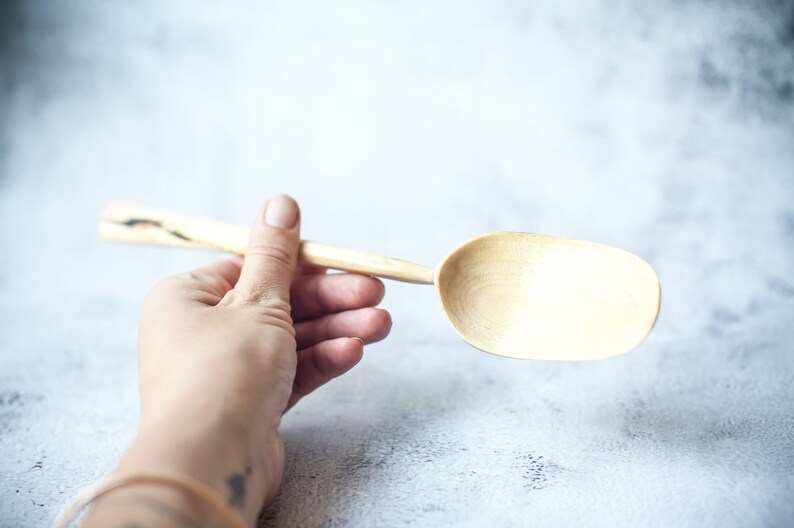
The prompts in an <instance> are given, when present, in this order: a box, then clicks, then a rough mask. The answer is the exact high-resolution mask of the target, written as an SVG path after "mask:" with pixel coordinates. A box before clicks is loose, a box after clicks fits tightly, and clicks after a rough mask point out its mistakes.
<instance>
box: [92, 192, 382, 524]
mask: <svg viewBox="0 0 794 528" xmlns="http://www.w3.org/2000/svg"><path fill="white" fill-rule="evenodd" d="M299 233H300V213H299V210H298V206H297V204H296V203H295V201H294V200H293V199H292V198H290V197H287V196H283V195H279V196H274V197H272V198H270V199H269V200H268V201H267V202H266V203H265V205H264V207H263V208H262V211H261V212H260V214H259V216H258V218H257V220H256V222H255V223H254V226H253V228H252V231H251V239H250V241H249V246H248V250H247V252H246V256H245V259H244V260H243V259H230V260H225V261H221V262H216V263H213V264H210V265H207V266H204V267H202V268H199V269H197V270H195V271H193V272H191V273H184V274H180V275H176V276H173V277H170V278H168V279H165V280H164V281H162V282H161V283H160V284H158V285H157V286H156V287H155V288H154V289H153V290H152V291H151V292H150V293H149V295H148V297H147V298H146V300H145V301H144V304H143V307H142V309H141V317H140V330H139V338H138V360H139V371H140V393H141V425H140V430H139V433H138V435H137V437H136V439H135V441H134V443H133V444H132V446H131V447H130V448H129V450H128V451H127V452H126V454H125V455H124V456H123V458H122V459H121V461H120V463H119V465H118V467H117V468H116V473H135V472H146V471H157V472H169V473H173V474H179V475H184V476H185V477H188V478H190V479H193V480H195V481H198V482H200V483H202V484H204V485H206V486H208V487H210V488H211V489H213V490H214V491H216V492H217V493H218V494H219V495H220V496H222V497H224V498H225V499H226V500H227V501H228V504H229V505H231V506H232V507H234V508H235V509H237V510H238V511H239V512H240V514H241V515H242V517H243V518H244V519H245V521H246V522H247V523H248V526H252V527H253V526H256V522H257V518H258V516H259V514H260V513H261V510H262V508H263V507H264V506H265V505H266V504H267V503H268V502H270V501H271V500H272V498H273V497H274V496H275V494H276V493H277V491H278V489H279V486H280V484H281V480H282V476H283V472H284V460H285V450H284V444H283V442H282V440H281V437H280V436H279V431H278V430H279V426H280V424H281V417H282V415H283V414H284V413H285V412H286V411H287V410H288V409H289V408H290V407H292V406H293V405H295V403H297V402H298V400H300V399H301V398H302V397H303V396H306V395H307V394H309V393H310V392H312V391H314V390H315V389H317V388H318V387H320V386H322V385H323V384H325V383H326V382H328V381H330V380H331V379H333V378H335V377H337V376H340V375H342V374H344V373H345V372H347V371H348V370H349V369H351V368H352V367H353V366H354V365H355V364H356V363H358V362H359V360H360V359H361V357H362V354H363V348H364V344H368V343H373V342H376V341H379V340H381V339H383V338H385V337H386V336H387V335H388V333H389V330H390V328H391V319H390V317H389V314H388V313H387V312H386V311H384V310H381V309H378V308H375V306H376V305H377V304H378V303H379V302H380V301H381V299H382V297H383V294H384V287H383V284H382V283H381V282H380V281H378V280H377V279H373V278H371V277H364V276H360V275H352V274H326V273H325V270H322V269H317V268H308V267H300V266H297V265H296V259H297V254H298V245H299V238H300V235H299ZM222 525H223V522H222V521H221V518H220V517H219V516H218V514H217V512H215V511H213V509H212V508H209V507H208V506H207V505H206V504H205V503H203V502H202V501H200V500H198V499H197V498H196V497H194V496H193V495H191V494H190V493H188V492H186V491H185V490H181V489H179V488H177V487H172V486H168V485H160V484H137V485H131V486H128V487H125V488H122V489H119V490H116V491H114V492H112V493H110V494H108V495H107V496H106V497H105V498H102V499H100V500H99V501H97V503H96V505H95V507H94V508H93V510H92V511H91V513H90V514H89V516H88V518H87V519H86V520H85V521H84V522H83V524H82V526H83V527H85V528H97V527H102V528H115V527H118V528H148V527H162V528H172V527H173V528H198V527H202V528H205V527H214V526H222Z"/></svg>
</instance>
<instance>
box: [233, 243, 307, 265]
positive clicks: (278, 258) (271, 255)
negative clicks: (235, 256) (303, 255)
mask: <svg viewBox="0 0 794 528" xmlns="http://www.w3.org/2000/svg"><path fill="white" fill-rule="evenodd" d="M245 256H246V257H258V258H263V259H266V260H269V261H273V262H276V263H278V264H280V265H282V266H286V267H290V268H292V267H294V266H295V262H296V260H297V255H296V254H293V253H292V252H291V251H289V250H287V248H285V247H283V246H281V245H265V244H257V245H254V246H252V247H249V248H248V251H246V253H245Z"/></svg>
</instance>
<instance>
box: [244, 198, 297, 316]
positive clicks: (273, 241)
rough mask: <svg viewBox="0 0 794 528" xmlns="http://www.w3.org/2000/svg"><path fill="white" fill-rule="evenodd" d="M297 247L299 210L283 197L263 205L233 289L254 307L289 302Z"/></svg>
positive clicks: (292, 202) (293, 201)
mask: <svg viewBox="0 0 794 528" xmlns="http://www.w3.org/2000/svg"><path fill="white" fill-rule="evenodd" d="M299 247H300V210H299V209H298V204H297V203H296V202H295V200H294V199H293V198H292V197H290V196H287V195H285V194H278V195H276V196H272V197H271V198H269V199H268V200H267V202H265V205H264V207H263V208H262V212H261V213H260V215H259V217H258V218H257V221H256V222H254V226H253V227H252V228H251V237H250V239H249V240H248V249H246V251H245V261H244V262H243V269H242V271H241V272H240V280H239V281H238V282H237V286H236V288H235V289H239V290H241V292H242V293H243V295H244V296H245V298H246V299H248V300H250V301H253V302H256V303H268V302H272V301H282V302H287V303H288V302H289V288H290V283H291V282H292V275H293V272H294V270H295V265H296V263H297V261H298V250H299Z"/></svg>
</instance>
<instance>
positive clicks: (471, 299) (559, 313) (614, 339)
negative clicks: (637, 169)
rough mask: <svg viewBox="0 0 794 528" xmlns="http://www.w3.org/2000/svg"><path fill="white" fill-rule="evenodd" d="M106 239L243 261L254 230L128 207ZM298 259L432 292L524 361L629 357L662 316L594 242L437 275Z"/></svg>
mask: <svg viewBox="0 0 794 528" xmlns="http://www.w3.org/2000/svg"><path fill="white" fill-rule="evenodd" d="M99 234H100V236H101V237H102V238H104V239H106V240H114V241H118V242H133V243H139V244H157V245H163V246H177V247H192V248H199V249H208V250H215V251H221V252H226V253H236V254H238V255H243V254H245V248H246V246H247V244H248V229H246V228H242V227H238V226H234V225H228V224H222V223H219V222H213V221H208V220H200V219H195V218H190V217H187V216H182V215H178V214H174V213H168V212H163V211H157V210H154V209H148V208H144V207H138V206H133V205H125V204H111V205H109V206H108V207H107V209H106V210H105V212H104V214H103V216H102V220H101V223H100V227H99ZM299 260H300V261H301V262H302V263H305V264H313V265H317V266H322V267H326V268H332V269H337V270H344V271H351V272H355V273H362V274H365V275H373V276H376V277H383V278H386V279H394V280H398V281H403V282H412V283H416V284H435V286H436V291H437V293H438V296H439V299H440V300H441V306H442V308H443V309H444V312H445V313H446V315H447V317H448V318H449V321H450V323H452V326H453V327H454V328H455V331H456V332H457V333H458V335H460V337H462V338H463V340H464V341H466V342H467V343H469V344H470V345H472V346H474V347H477V348H479V349H480V350H484V351H485V352H490V353H492V354H496V355H499V356H505V357H511V358H519V359H540V360H560V361H579V360H588V359H601V358H606V357H610V356H615V355H618V354H622V353H625V352H628V351H630V350H631V349H633V348H634V347H636V346H637V345H639V344H640V342H641V341H642V340H643V339H644V338H645V336H646V335H648V332H650V331H651V328H652V327H653V325H654V323H655V322H656V316H657V315H658V313H659V301H660V289H659V280H658V279H657V277H656V273H655V272H654V271H653V268H651V266H649V265H648V263H646V262H645V261H644V260H642V259H640V258H639V257H637V256H635V255H632V254H631V253H627V252H625V251H622V250H619V249H615V248H612V247H609V246H605V245H601V244H595V243H592V242H581V241H577V240H569V239H565V238H557V237H549V236H544V235H535V234H530V233H491V234H488V235H482V236H480V237H477V238H474V239H472V240H469V241H468V242H466V243H464V244H463V245H461V246H458V247H457V248H456V249H454V250H453V251H452V252H451V253H450V254H448V255H447V256H446V257H444V259H443V260H442V261H441V262H440V263H439V264H438V265H437V266H436V267H435V268H428V267H425V266H420V265H419V264H413V263H411V262H406V261H403V260H397V259H393V258H388V257H382V256H379V255H373V254H370V253H362V252H359V251H353V250H350V249H345V248H340V247H335V246H329V245H326V244H320V243H317V242H309V241H302V242H301V248H300V255H299Z"/></svg>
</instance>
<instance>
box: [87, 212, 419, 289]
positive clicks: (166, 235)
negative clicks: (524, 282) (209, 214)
mask: <svg viewBox="0 0 794 528" xmlns="http://www.w3.org/2000/svg"><path fill="white" fill-rule="evenodd" d="M249 233H250V230H249V229H246V228H244V227H239V226H236V225H231V224H224V223H221V222H215V221H212V220H202V219H199V218H193V217H190V216H186V215H181V214H176V213H171V212H167V211H160V210H157V209H151V208H148V207H141V206H138V205H130V204H121V203H113V204H110V205H108V206H107V207H106V208H105V211H104V213H103V214H102V219H101V221H100V223H99V236H100V237H102V238H103V239H105V240H112V241H114V242H127V243H132V244H154V245H160V246H173V247H188V248H196V249H205V250H211V251H220V252H223V253H235V254H237V255H244V254H245V248H246V246H247V245H248V236H249ZM298 259H299V261H300V262H302V263H304V264H312V265H315V266H322V267H324V268H331V269H337V270H342V271H351V272H353V273H362V274H365V275H372V276H375V277H382V278H385V279H394V280H398V281H402V282H411V283H416V284H433V268H428V267H426V266H420V265H419V264H414V263H412V262H406V261H404V260H399V259H394V258H390V257H383V256H380V255H374V254H372V253H365V252H363V251H355V250H352V249H347V248H342V247H337V246H332V245H329V244H321V243H319V242H311V241H309V240H303V241H301V247H300V253H299V255H298Z"/></svg>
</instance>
